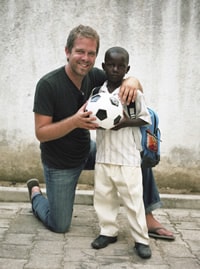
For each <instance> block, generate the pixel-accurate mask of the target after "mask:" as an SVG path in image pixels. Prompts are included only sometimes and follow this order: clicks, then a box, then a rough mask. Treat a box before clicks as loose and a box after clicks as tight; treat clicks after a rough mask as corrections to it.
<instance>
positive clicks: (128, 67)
mask: <svg viewBox="0 0 200 269" xmlns="http://www.w3.org/2000/svg"><path fill="white" fill-rule="evenodd" d="M129 70H130V65H128V66H127V69H126V73H128V71H129Z"/></svg>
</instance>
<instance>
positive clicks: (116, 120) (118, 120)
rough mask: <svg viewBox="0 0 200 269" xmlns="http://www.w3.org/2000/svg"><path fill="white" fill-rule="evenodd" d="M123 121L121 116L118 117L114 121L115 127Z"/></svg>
mask: <svg viewBox="0 0 200 269" xmlns="http://www.w3.org/2000/svg"><path fill="white" fill-rule="evenodd" d="M120 120H121V116H120V115H119V116H117V117H116V118H115V119H114V125H116V124H117V123H119V122H120Z"/></svg>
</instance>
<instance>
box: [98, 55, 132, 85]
mask: <svg viewBox="0 0 200 269" xmlns="http://www.w3.org/2000/svg"><path fill="white" fill-rule="evenodd" d="M102 67H103V69H104V71H105V72H106V75H107V78H108V80H109V81H110V82H113V83H117V82H121V81H122V79H123V78H124V76H125V74H126V73H127V72H128V71H129V69H130V66H128V62H127V59H126V57H125V56H124V54H123V53H118V52H112V53H110V54H109V56H108V57H107V59H106V61H105V63H102Z"/></svg>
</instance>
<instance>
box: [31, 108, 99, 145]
mask: <svg viewBox="0 0 200 269" xmlns="http://www.w3.org/2000/svg"><path fill="white" fill-rule="evenodd" d="M85 106H86V104H84V105H83V106H82V107H81V108H80V109H79V110H78V112H77V113H76V114H74V115H72V116H71V117H68V118H66V119H63V120H61V121H58V122H52V117H50V116H45V115H41V114H38V113H35V134H36V137H37V139H38V140H39V141H40V142H47V141H51V140H55V139H59V138H61V137H63V136H65V135H67V134H68V133H70V132H71V131H73V130H74V129H76V128H84V129H88V130H95V129H96V128H97V127H98V125H97V124H95V123H94V120H96V118H95V117H89V115H90V114H91V112H89V111H85Z"/></svg>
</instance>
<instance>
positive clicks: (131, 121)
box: [112, 113, 149, 131]
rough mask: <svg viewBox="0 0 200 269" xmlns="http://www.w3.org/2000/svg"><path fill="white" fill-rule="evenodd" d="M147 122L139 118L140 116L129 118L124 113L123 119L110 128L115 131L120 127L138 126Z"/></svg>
mask: <svg viewBox="0 0 200 269" xmlns="http://www.w3.org/2000/svg"><path fill="white" fill-rule="evenodd" d="M147 124H149V123H148V122H146V121H144V120H142V119H140V118H137V119H131V118H129V117H128V116H127V115H126V114H125V113H124V117H123V119H122V120H121V121H120V122H119V123H118V124H117V125H115V127H113V128H112V130H115V131H117V130H119V129H121V128H126V127H140V126H143V125H147Z"/></svg>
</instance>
